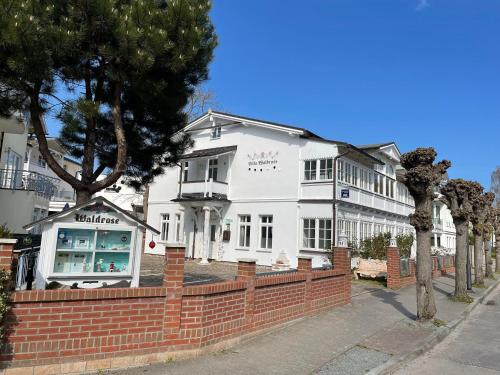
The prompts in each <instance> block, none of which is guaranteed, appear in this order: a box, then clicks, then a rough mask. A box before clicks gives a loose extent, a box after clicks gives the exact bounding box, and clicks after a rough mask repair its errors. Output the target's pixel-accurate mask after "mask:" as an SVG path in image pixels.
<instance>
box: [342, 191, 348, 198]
mask: <svg viewBox="0 0 500 375" xmlns="http://www.w3.org/2000/svg"><path fill="white" fill-rule="evenodd" d="M340 197H341V198H349V189H342V190H341V191H340Z"/></svg>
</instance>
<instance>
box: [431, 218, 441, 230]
mask: <svg viewBox="0 0 500 375" xmlns="http://www.w3.org/2000/svg"><path fill="white" fill-rule="evenodd" d="M432 225H433V226H434V230H443V222H442V220H441V219H439V218H436V217H433V218H432Z"/></svg>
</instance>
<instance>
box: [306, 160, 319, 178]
mask: <svg viewBox="0 0 500 375" xmlns="http://www.w3.org/2000/svg"><path fill="white" fill-rule="evenodd" d="M315 179H316V160H306V161H305V162H304V180H306V181H311V180H315Z"/></svg>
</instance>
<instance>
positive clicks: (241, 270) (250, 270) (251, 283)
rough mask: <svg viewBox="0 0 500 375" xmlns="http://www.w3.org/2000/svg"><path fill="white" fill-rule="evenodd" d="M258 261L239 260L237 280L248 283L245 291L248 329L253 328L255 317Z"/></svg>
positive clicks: (246, 324)
mask: <svg viewBox="0 0 500 375" xmlns="http://www.w3.org/2000/svg"><path fill="white" fill-rule="evenodd" d="M256 262H257V260H256V259H248V258H242V259H238V273H237V275H236V280H238V281H246V283H247V288H246V290H245V326H246V329H251V328H252V327H253V316H254V311H255V277H256V276H255V274H256V268H257V267H256Z"/></svg>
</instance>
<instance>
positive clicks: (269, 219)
mask: <svg viewBox="0 0 500 375" xmlns="http://www.w3.org/2000/svg"><path fill="white" fill-rule="evenodd" d="M238 221H239V225H238V232H239V233H238V245H239V247H240V248H242V249H248V248H250V247H251V245H252V241H251V238H252V217H251V215H239V216H238ZM258 244H259V249H261V250H270V249H272V248H273V215H259V243H258Z"/></svg>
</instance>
